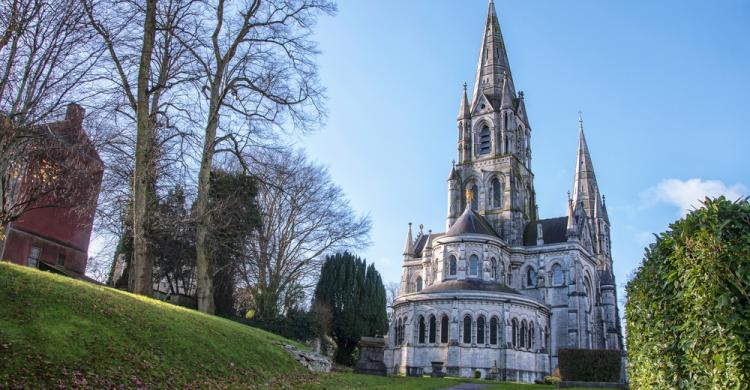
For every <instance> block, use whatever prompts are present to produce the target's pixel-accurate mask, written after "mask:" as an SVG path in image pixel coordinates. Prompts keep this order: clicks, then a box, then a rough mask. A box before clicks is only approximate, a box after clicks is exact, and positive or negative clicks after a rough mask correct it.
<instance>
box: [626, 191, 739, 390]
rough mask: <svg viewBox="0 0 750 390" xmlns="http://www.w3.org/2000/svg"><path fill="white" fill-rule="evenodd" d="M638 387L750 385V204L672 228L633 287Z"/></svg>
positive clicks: (634, 384) (712, 205) (632, 372)
mask: <svg viewBox="0 0 750 390" xmlns="http://www.w3.org/2000/svg"><path fill="white" fill-rule="evenodd" d="M626 291H627V297H628V301H627V304H626V306H625V312H626V315H625V319H626V324H627V333H628V377H629V379H630V386H631V388H632V389H655V388H658V389H748V388H750V385H749V383H750V204H749V203H748V201H747V199H744V200H740V201H736V202H731V201H729V200H727V199H725V198H724V197H720V198H718V199H715V200H711V199H706V200H705V201H704V202H703V207H701V208H700V209H698V210H695V211H693V212H691V213H690V214H688V215H687V216H686V217H685V218H683V219H681V220H679V221H677V222H675V223H673V224H672V225H670V230H668V231H667V232H664V233H662V234H660V235H659V236H658V237H657V239H656V242H655V243H654V244H651V246H650V247H649V248H648V249H647V250H646V255H645V257H644V259H643V263H642V264H641V266H640V267H639V268H638V270H637V271H636V273H635V275H634V277H633V278H632V279H631V281H630V282H629V283H628V285H627V287H626Z"/></svg>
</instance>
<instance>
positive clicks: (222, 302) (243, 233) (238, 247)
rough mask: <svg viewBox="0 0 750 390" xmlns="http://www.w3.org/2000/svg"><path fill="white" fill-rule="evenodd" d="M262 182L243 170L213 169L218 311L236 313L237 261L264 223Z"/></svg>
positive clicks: (211, 253)
mask: <svg viewBox="0 0 750 390" xmlns="http://www.w3.org/2000/svg"><path fill="white" fill-rule="evenodd" d="M257 193H258V185H257V181H256V179H255V178H253V177H252V176H249V175H246V174H244V173H241V172H224V171H214V172H212V173H211V191H210V193H209V208H210V210H211V213H212V221H213V223H212V225H211V227H210V229H209V233H210V234H209V243H210V245H209V257H210V260H211V261H210V264H211V266H212V272H213V298H214V305H215V311H214V313H215V314H217V315H221V316H225V317H231V316H234V315H235V314H236V313H235V309H234V306H235V297H234V291H235V285H236V283H235V277H236V274H237V264H238V262H239V261H240V260H241V259H242V257H243V256H244V251H243V249H244V244H245V242H246V241H247V240H248V238H249V237H250V236H251V235H252V233H253V230H254V229H256V228H257V227H258V226H260V214H259V212H258V206H257V203H256V200H255V196H256V195H257Z"/></svg>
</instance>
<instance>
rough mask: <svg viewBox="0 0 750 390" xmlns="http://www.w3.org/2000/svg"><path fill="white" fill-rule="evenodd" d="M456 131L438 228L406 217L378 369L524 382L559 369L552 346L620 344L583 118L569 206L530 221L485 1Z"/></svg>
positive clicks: (498, 41)
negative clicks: (415, 227) (397, 285)
mask: <svg viewBox="0 0 750 390" xmlns="http://www.w3.org/2000/svg"><path fill="white" fill-rule="evenodd" d="M457 130H458V158H457V160H458V161H457V163H454V166H453V168H452V169H451V171H450V175H449V176H448V213H447V214H448V215H447V218H446V231H445V232H443V233H434V232H432V231H429V232H426V233H425V232H423V231H422V229H421V227H420V231H419V232H417V233H416V235H413V233H412V228H411V224H409V231H408V234H407V238H406V245H405V248H404V253H403V256H404V259H403V273H402V276H401V290H400V291H401V292H400V296H399V297H398V298H397V299H396V300H395V302H394V313H393V319H392V323H391V325H390V329H389V332H388V337H387V341H386V348H385V352H384V353H385V356H384V362H385V365H386V368H387V370H388V372H389V373H391V374H393V373H415V372H416V373H419V372H423V373H426V374H428V373H431V371H432V370H433V365H432V363H433V362H441V363H442V366H443V367H444V368H443V369H442V370H443V371H441V372H445V373H447V374H448V375H460V376H473V375H475V372H476V371H479V372H480V374H481V376H482V377H483V378H493V377H494V378H498V379H503V380H516V381H525V382H532V381H534V380H535V379H541V378H543V377H544V376H545V375H549V374H550V373H551V372H552V371H553V370H554V369H555V368H556V367H557V350H558V348H593V349H615V350H621V349H622V332H621V329H620V318H619V313H618V309H617V296H616V287H615V278H614V275H613V273H612V256H611V252H610V232H609V229H610V225H609V218H608V216H607V208H606V205H605V202H604V198H603V197H602V196H601V194H600V191H599V187H598V185H597V182H596V176H595V175H594V168H593V164H592V161H591V156H590V154H589V150H588V146H587V145H586V138H585V137H584V134H583V123H582V121H581V120H580V119H579V131H580V134H579V141H578V151H577V156H576V169H575V177H574V178H573V188H572V194H571V192H569V193H568V207H567V212H566V214H565V216H562V217H557V218H547V219H540V218H539V216H538V215H537V206H536V200H535V192H534V174H533V172H532V170H531V143H530V136H531V125H530V121H529V118H528V115H527V112H526V108H525V106H524V94H523V92H522V91H518V92H517V91H516V88H515V85H514V83H513V75H512V72H511V69H510V64H509V61H508V56H507V53H506V49H505V43H504V42H503V37H502V34H501V32H500V24H499V22H498V18H497V14H496V12H495V7H494V4H493V2H492V1H490V3H489V10H488V14H487V20H486V23H485V27H484V33H483V38H482V43H481V49H480V51H479V62H478V64H477V69H476V78H475V81H474V86H473V88H472V91H471V99H469V96H468V95H467V91H466V86H464V92H463V96H462V97H461V102H460V108H459V110H458V118H457ZM571 152H572V151H571ZM571 163H572V153H571ZM564 193H565V191H564V190H563V191H561V196H565V195H564ZM439 366H440V364H439V363H438V364H437V365H436V366H435V367H439Z"/></svg>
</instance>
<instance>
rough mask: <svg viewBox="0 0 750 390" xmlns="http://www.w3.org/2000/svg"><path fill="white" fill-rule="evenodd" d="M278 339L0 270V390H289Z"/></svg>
mask: <svg viewBox="0 0 750 390" xmlns="http://www.w3.org/2000/svg"><path fill="white" fill-rule="evenodd" d="M273 341H284V342H287V343H292V342H291V341H289V340H286V339H284V338H282V337H279V336H276V335H273V334H271V333H268V332H265V331H262V330H259V329H255V328H252V327H249V326H246V325H242V324H238V323H235V322H232V321H229V320H225V319H222V318H218V317H214V316H208V315H204V314H202V313H199V312H197V311H194V310H188V309H184V308H181V307H178V306H174V305H171V304H168V303H163V302H161V301H158V300H153V299H148V298H144V297H140V296H136V295H133V294H128V293H125V292H122V291H119V290H115V289H111V288H106V287H101V286H95V285H92V284H89V283H85V282H80V281H77V280H73V279H70V278H66V277H63V276H58V275H53V274H50V273H47V272H41V271H38V270H34V269H30V268H27V267H20V266H16V265H13V264H10V263H7V262H2V263H0V388H8V387H11V388H12V387H16V386H23V387H26V388H40V387H58V386H63V387H75V386H79V387H91V388H104V387H112V386H113V385H124V387H126V388H139V387H140V388H145V387H149V388H165V387H166V388H178V387H179V388H184V387H200V388H206V387H210V388H217V387H241V388H251V389H253V388H257V389H265V388H293V387H295V386H298V385H299V384H301V383H304V382H307V381H309V380H313V379H315V375H313V374H311V373H309V372H308V371H307V370H306V369H305V368H303V367H302V366H301V365H300V364H298V363H297V362H296V361H295V360H294V359H293V358H292V357H291V355H290V354H289V353H287V352H286V351H284V350H283V349H282V348H280V347H278V346H277V345H275V344H273Z"/></svg>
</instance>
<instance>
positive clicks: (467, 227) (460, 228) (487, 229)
mask: <svg viewBox="0 0 750 390" xmlns="http://www.w3.org/2000/svg"><path fill="white" fill-rule="evenodd" d="M462 234H484V235H487V236H493V237H497V234H496V233H495V229H493V228H492V226H491V225H490V223H489V222H487V220H486V219H484V217H483V216H481V215H479V214H477V212H476V211H474V210H472V209H471V207H466V209H465V210H464V213H463V214H461V216H460V217H458V219H457V220H456V222H454V223H453V225H452V226H451V228H450V229H448V232H446V233H445V236H446V237H454V236H460V235H462Z"/></svg>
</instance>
